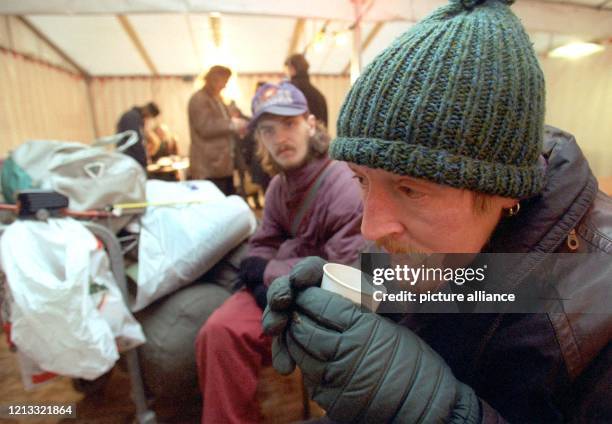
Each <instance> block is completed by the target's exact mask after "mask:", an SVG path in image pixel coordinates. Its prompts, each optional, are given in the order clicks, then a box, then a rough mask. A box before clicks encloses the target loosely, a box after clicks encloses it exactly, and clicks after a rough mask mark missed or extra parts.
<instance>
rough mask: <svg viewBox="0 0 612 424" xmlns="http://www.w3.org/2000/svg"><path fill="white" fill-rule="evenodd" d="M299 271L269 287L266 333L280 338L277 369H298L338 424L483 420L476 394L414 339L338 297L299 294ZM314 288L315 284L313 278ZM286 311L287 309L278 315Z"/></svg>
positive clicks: (310, 290)
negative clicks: (345, 423) (296, 283)
mask: <svg viewBox="0 0 612 424" xmlns="http://www.w3.org/2000/svg"><path fill="white" fill-rule="evenodd" d="M313 270H314V268H313V267H310V268H309V269H308V271H309V272H308V273H309V275H310V277H313V275H314V276H315V277H316V276H317V275H315V273H313ZM299 271H300V270H298V272H297V275H296V273H295V272H294V273H292V274H291V277H289V278H285V280H284V281H283V280H281V279H279V280H275V281H274V283H273V284H272V285H271V286H270V289H269V291H268V301H269V305H270V307H269V308H266V312H265V313H264V329H265V331H266V332H268V333H272V334H275V335H277V336H276V337H275V338H274V342H273V361H274V367H275V368H276V369H277V370H279V371H280V372H287V371H289V370H290V369H293V368H292V367H294V366H295V364H297V365H298V366H299V367H300V369H301V370H302V373H303V375H304V382H305V384H306V387H307V388H308V391H309V393H310V395H311V397H312V398H313V399H314V400H315V401H316V402H317V403H319V404H320V405H321V406H322V407H323V408H324V409H326V411H327V415H328V416H329V417H330V418H331V419H332V420H334V421H339V422H402V423H412V422H468V423H476V422H479V421H480V404H479V400H478V398H477V396H476V395H475V393H474V392H473V390H472V389H471V388H469V387H468V386H466V385H464V384H462V383H461V382H459V381H457V380H456V379H455V378H454V376H453V375H452V372H451V370H450V368H449V367H448V366H447V365H446V363H445V362H444V361H443V360H442V358H440V357H439V356H438V355H437V354H436V353H435V352H434V351H433V350H432V349H431V348H430V347H429V346H428V345H427V344H426V343H425V342H424V341H423V340H421V339H420V338H419V337H418V336H417V335H416V334H414V333H413V332H412V331H410V330H409V329H407V328H405V327H401V326H399V325H397V324H394V323H392V322H391V321H388V320H387V319H386V318H383V317H380V316H378V315H376V314H372V313H363V312H361V310H360V309H359V308H358V307H357V306H355V305H354V304H352V303H351V302H350V301H349V300H347V299H345V298H343V297H341V296H339V295H336V294H334V293H331V292H328V291H325V290H322V289H320V288H317V287H310V288H307V289H305V290H303V289H301V290H300V289H299V288H298V286H297V285H294V284H293V283H292V281H296V280H297V281H300V283H302V285H301V287H303V286H304V285H303V283H304V281H303V280H302V279H301V278H302V277H304V274H300V273H299ZM301 271H304V270H303V269H302V270H301ZM310 283H311V284H310V285H315V282H314V279H313V280H310ZM273 287H274V291H273ZM275 302H278V304H277V303H275ZM281 304H282V306H286V307H285V308H279V309H277V310H274V308H275V307H278V306H281ZM289 313H290V314H291V318H290V319H289ZM282 317H284V318H282ZM283 320H284V322H283ZM289 372H290V371H289Z"/></svg>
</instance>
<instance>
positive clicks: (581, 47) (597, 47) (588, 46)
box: [548, 42, 604, 59]
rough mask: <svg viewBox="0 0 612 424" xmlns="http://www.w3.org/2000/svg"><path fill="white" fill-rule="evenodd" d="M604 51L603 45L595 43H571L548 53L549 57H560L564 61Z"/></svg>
mask: <svg viewBox="0 0 612 424" xmlns="http://www.w3.org/2000/svg"><path fill="white" fill-rule="evenodd" d="M603 49H604V46H602V45H601V44H595V43H581V42H578V43H569V44H566V45H564V46H561V47H557V48H556V49H553V50H551V51H550V52H549V53H548V56H549V57H560V58H564V59H578V58H581V57H585V56H589V55H591V54H594V53H598V52H600V51H602V50H603Z"/></svg>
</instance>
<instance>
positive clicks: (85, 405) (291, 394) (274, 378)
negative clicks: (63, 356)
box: [0, 330, 323, 424]
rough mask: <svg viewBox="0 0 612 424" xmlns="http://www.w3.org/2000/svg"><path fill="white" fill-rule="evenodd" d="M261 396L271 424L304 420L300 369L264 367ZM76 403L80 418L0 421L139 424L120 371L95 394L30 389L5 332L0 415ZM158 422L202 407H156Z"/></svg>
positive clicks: (63, 385)
mask: <svg viewBox="0 0 612 424" xmlns="http://www.w3.org/2000/svg"><path fill="white" fill-rule="evenodd" d="M257 397H258V400H259V403H260V406H261V410H262V414H263V416H264V423H266V424H272V423H274V424H282V423H290V422H297V421H301V420H302V419H303V418H304V408H303V399H302V387H301V379H300V376H299V371H298V372H296V373H294V374H292V375H291V376H288V377H282V376H280V375H279V374H277V373H276V372H275V371H274V369H273V368H272V367H269V368H265V369H264V370H263V371H262V374H261V376H260V381H259V386H258V393H257ZM45 403H52V404H74V405H76V408H75V409H76V414H77V419H76V420H74V419H33V418H28V419H21V420H16V419H7V418H3V417H1V416H0V423H2V424H3V423H24V424H36V423H45V424H46V423H66V424H67V423H75V422H76V423H92V424H123V423H125V424H128V423H132V422H135V420H134V417H135V408H134V405H133V404H132V402H131V400H130V380H129V377H128V375H127V373H126V372H125V371H123V370H122V369H121V367H119V366H116V367H115V368H114V369H113V371H112V374H111V376H110V380H109V381H108V383H107V384H106V385H105V386H104V388H103V389H102V390H100V391H99V392H98V393H97V394H95V395H89V396H85V395H83V394H82V393H79V392H77V391H76V390H75V389H74V388H73V385H72V380H71V379H70V378H67V377H56V378H55V379H53V380H51V381H49V382H48V383H46V384H44V385H42V386H41V387H38V388H37V389H35V390H34V391H29V392H28V391H25V390H24V388H23V384H22V381H21V375H20V372H19V364H18V362H17V355H16V354H15V353H13V352H11V351H10V349H9V347H8V345H7V343H6V337H5V334H3V333H2V332H1V330H0V411H1V410H2V409H4V408H3V407H6V406H7V405H16V404H19V405H23V404H38V405H41V404H45ZM151 408H152V409H153V410H154V411H155V413H156V416H157V420H158V422H159V423H169V424H174V423H185V424H189V423H199V422H200V411H201V404H200V402H199V400H197V399H195V400H194V399H192V400H187V401H185V402H182V403H177V402H176V401H173V402H172V403H165V404H159V403H156V402H152V403H151ZM309 408H310V413H311V415H310V416H311V417H321V416H322V415H323V411H322V410H321V409H320V408H319V407H318V406H317V405H316V404H315V403H314V402H310V403H309Z"/></svg>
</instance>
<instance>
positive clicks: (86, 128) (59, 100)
mask: <svg viewBox="0 0 612 424" xmlns="http://www.w3.org/2000/svg"><path fill="white" fill-rule="evenodd" d="M0 93H2V94H1V95H0V156H6V154H7V153H8V152H9V151H10V150H11V149H14V148H15V147H17V146H18V145H20V144H21V143H23V142H24V141H26V140H28V139H56V140H76V141H90V140H92V138H93V136H94V133H93V126H92V123H91V113H90V110H89V105H88V103H87V86H86V84H85V80H84V79H83V78H82V77H79V76H76V75H74V74H70V73H68V72H66V71H63V70H60V69H58V68H54V67H51V66H49V65H46V64H44V63H40V62H35V61H32V60H30V59H28V58H26V57H24V56H20V55H16V54H14V53H12V52H9V51H6V50H0Z"/></svg>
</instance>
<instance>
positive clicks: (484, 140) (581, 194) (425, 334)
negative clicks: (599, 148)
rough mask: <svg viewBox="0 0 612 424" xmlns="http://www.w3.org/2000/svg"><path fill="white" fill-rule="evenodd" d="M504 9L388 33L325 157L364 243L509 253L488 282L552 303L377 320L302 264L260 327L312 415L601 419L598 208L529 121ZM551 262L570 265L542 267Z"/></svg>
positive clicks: (526, 47)
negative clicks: (356, 200) (359, 217)
mask: <svg viewBox="0 0 612 424" xmlns="http://www.w3.org/2000/svg"><path fill="white" fill-rule="evenodd" d="M511 3H512V0H503V1H502V0H461V1H459V0H451V2H449V3H448V4H446V5H444V6H442V7H440V8H439V9H437V10H435V11H434V12H433V13H432V14H431V15H429V16H428V17H427V18H425V20H423V21H422V22H419V23H417V24H416V25H414V26H413V27H412V28H411V29H410V30H408V31H407V32H406V33H404V34H403V35H401V36H400V37H399V38H398V39H396V40H395V41H394V42H393V43H392V44H391V45H390V46H389V47H388V48H386V49H385V50H384V51H382V52H381V53H380V54H379V55H378V56H377V57H376V59H374V61H373V62H372V63H371V64H370V65H369V66H368V67H367V68H366V69H365V70H364V72H363V74H362V75H361V76H360V77H359V78H358V79H357V81H356V82H355V84H354V85H353V86H352V88H351V90H350V92H349V93H348V95H347V97H346V99H345V101H344V104H343V106H342V109H341V111H340V115H339V118H338V137H337V138H336V139H335V140H334V141H333V143H332V144H331V146H330V152H329V153H330V157H332V158H334V159H336V160H340V161H344V162H345V163H348V164H349V167H350V168H351V169H352V171H353V172H354V174H355V177H356V178H357V180H358V181H359V183H360V185H361V190H362V197H363V208H364V213H363V221H362V225H361V232H362V234H363V236H364V237H365V238H366V239H368V240H371V241H376V242H377V243H378V244H379V245H380V246H381V247H383V248H384V250H386V251H387V252H389V253H410V252H420V253H425V254H428V253H441V254H446V253H469V254H477V253H479V252H482V253H487V254H488V253H495V254H497V255H496V256H497V257H500V256H502V255H499V254H503V253H512V254H511V255H503V256H502V257H503V271H500V270H499V268H497V271H498V272H495V273H492V274H493V275H490V276H489V277H490V279H491V282H492V285H491V286H490V287H493V286H494V289H496V290H504V291H506V290H507V291H508V292H512V293H517V292H519V293H520V291H521V290H523V289H525V288H526V287H525V285H530V287H529V289H531V290H537V291H534V292H533V296H534V297H538V296H539V295H541V294H543V295H545V297H546V295H547V294H548V295H550V291H548V290H549V289H551V288H552V289H555V290H556V289H557V288H562V293H563V295H562V297H563V299H562V303H561V302H560V303H556V302H554V303H552V304H551V303H547V304H548V305H549V307H548V308H547V309H545V310H543V311H536V312H537V313H505V312H506V308H507V307H508V305H502V304H500V305H499V306H498V307H499V309H498V310H497V311H492V312H495V313H482V314H477V313H407V314H397V315H398V316H394V317H393V318H394V320H391V319H388V318H387V317H383V316H381V315H379V314H375V313H365V312H363V311H362V310H360V308H358V307H357V306H355V305H354V304H352V303H351V302H350V301H349V300H347V299H345V298H343V297H341V296H339V295H337V294H335V293H332V292H329V291H326V290H323V289H321V288H320V287H318V286H319V284H320V281H321V277H322V274H323V271H322V266H323V263H324V261H323V260H322V259H320V258H319V259H317V258H310V259H307V260H306V261H304V262H301V263H300V264H298V265H296V266H295V267H294V269H293V271H292V273H291V275H290V276H288V277H281V278H279V279H277V280H275V281H274V282H273V283H272V284H271V285H270V287H269V289H268V302H269V305H268V308H267V309H266V311H265V313H264V322H263V324H264V327H265V330H266V333H267V334H270V335H275V336H277V338H276V339H275V340H274V344H273V358H274V366H275V368H276V369H277V370H278V371H280V372H281V373H290V372H292V370H293V369H294V368H295V366H296V365H297V366H298V367H299V368H300V370H301V372H302V374H303V376H304V382H305V385H306V387H307V388H308V391H309V393H310V394H311V395H313V399H314V400H315V401H316V402H317V403H319V405H320V406H321V407H322V408H323V409H325V411H326V413H327V416H326V422H329V421H330V420H333V421H334V422H343V423H347V422H381V423H383V422H394V423H416V422H419V423H434V422H435V423H474V424H480V423H505V422H512V423H610V422H612V402H611V399H612V391H611V390H612V343H611V340H612V314H611V313H610V308H609V305H610V288H611V284H612V260H611V259H612V201H611V199H610V198H609V197H607V196H606V195H605V194H603V193H602V192H600V191H598V187H597V181H596V179H595V177H594V176H593V174H592V172H591V169H590V167H589V164H588V162H587V161H586V159H585V157H584V155H583V154H582V152H581V150H580V148H579V146H578V144H577V143H576V140H575V139H574V137H572V136H571V135H570V134H568V133H566V132H563V131H561V130H558V129H556V128H552V127H546V126H544V109H545V82H544V75H543V73H542V70H541V68H540V65H539V61H538V57H537V55H536V53H535V51H534V49H533V45H532V42H531V41H530V39H529V36H528V35H527V33H526V32H525V29H524V28H523V26H522V25H521V22H520V20H519V19H518V18H517V16H516V15H515V14H514V13H513V12H512V11H511V9H510V4H511ZM560 258H565V260H571V261H575V263H574V262H573V266H572V269H571V270H568V269H564V266H555V265H554V263H555V262H553V265H551V263H550V262H548V265H547V261H551V260H553V261H554V260H556V261H557V262H556V265H558V264H559V260H560ZM534 278H536V279H537V280H541V283H542V287H541V289H544V288H546V290H545V291H542V290H538V282H537V281H536V284H533V285H531V284H530V283H532V282H534ZM421 281H422V280H421ZM457 283H458V282H457ZM449 284H450V287H449V286H446V288H448V289H450V290H451V291H455V289H454V288H452V287H453V286H456V284H454V282H449ZM442 291H443V288H442V289H441V290H440V292H442ZM557 296H561V295H559V294H557ZM541 300H542V301H544V302H549V301H550V300H552V299H541ZM556 301H561V299H556ZM553 305H554V306H553ZM479 306H484V305H483V304H482V303H481V304H480V305H479ZM531 311H533V310H531ZM525 312H530V311H529V310H526V311H525Z"/></svg>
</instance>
